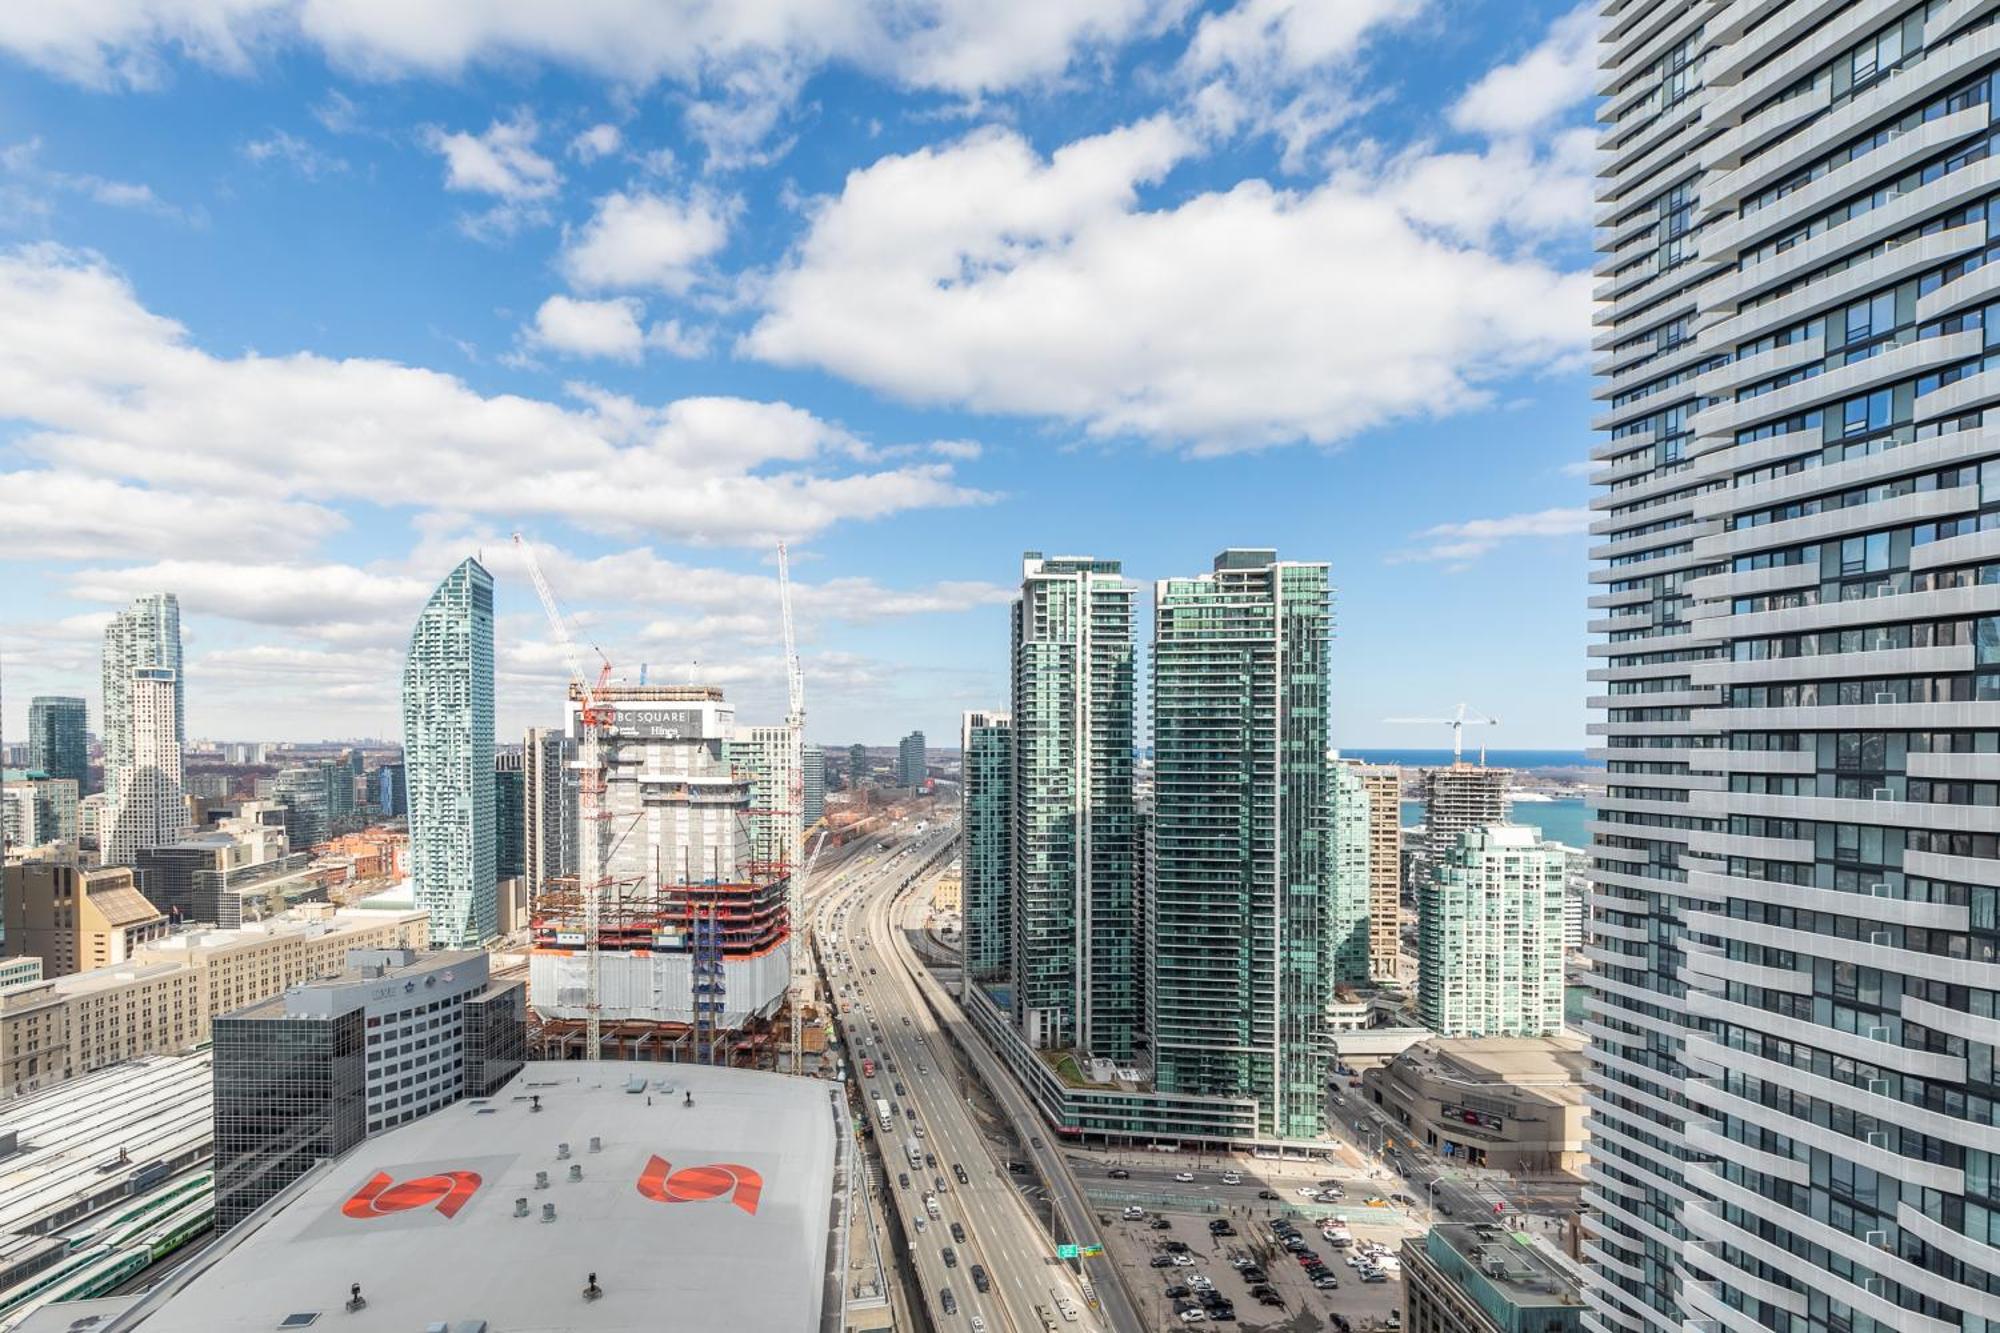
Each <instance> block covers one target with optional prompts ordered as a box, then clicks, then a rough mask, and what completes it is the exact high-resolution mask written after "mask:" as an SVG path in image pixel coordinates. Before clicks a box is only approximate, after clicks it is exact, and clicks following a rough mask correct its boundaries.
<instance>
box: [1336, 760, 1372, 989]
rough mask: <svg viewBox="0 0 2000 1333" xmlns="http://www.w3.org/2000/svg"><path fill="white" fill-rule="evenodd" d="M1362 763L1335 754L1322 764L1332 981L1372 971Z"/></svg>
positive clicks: (1349, 981)
mask: <svg viewBox="0 0 2000 1333" xmlns="http://www.w3.org/2000/svg"><path fill="white" fill-rule="evenodd" d="M1362 769H1363V766H1362V765H1360V764H1356V763H1352V762H1348V761H1344V760H1339V759H1333V760H1330V762H1329V763H1328V764H1327V768H1326V776H1327V795H1326V804H1327V810H1326V820H1327V833H1326V886H1327V889H1326V891H1327V903H1326V924H1327V937H1326V965H1327V968H1328V975H1327V980H1328V981H1329V982H1330V983H1332V984H1333V985H1342V986H1363V985H1366V984H1367V983H1368V982H1369V980H1370V979H1371V977H1372V976H1373V969H1372V968H1371V967H1370V965H1369V964H1370V955H1369V942H1370V937H1369V928H1368V914H1369V910H1370V907H1371V906H1372V901H1371V898H1370V893H1369V890H1370V887H1371V885H1370V879H1369V870H1370V868H1371V865H1372V859H1371V856H1370V853H1371V852H1372V851H1373V849H1374V841H1373V839H1372V838H1371V837H1370V836H1369V821H1370V815H1371V813H1372V811H1371V809H1370V805H1369V800H1368V788H1367V787H1366V786H1365V785H1364V784H1363V782H1362V780H1361V774H1362ZM1329 993H1331V992H1329Z"/></svg>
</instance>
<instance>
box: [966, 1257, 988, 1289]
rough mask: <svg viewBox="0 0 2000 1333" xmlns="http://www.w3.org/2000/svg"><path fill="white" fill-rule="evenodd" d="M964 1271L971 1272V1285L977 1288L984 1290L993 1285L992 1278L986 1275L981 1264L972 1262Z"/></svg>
mask: <svg viewBox="0 0 2000 1333" xmlns="http://www.w3.org/2000/svg"><path fill="white" fill-rule="evenodd" d="M965 1271H966V1272H968V1273H970V1274H972V1285H973V1286H975V1287H977V1288H978V1289H979V1290H981V1291H986V1290H989V1289H990V1288H991V1287H992V1286H993V1280H992V1279H991V1278H989V1277H987V1276H986V1268H985V1266H984V1265H983V1264H974V1265H973V1266H972V1267H970V1268H968V1269H966V1270H965Z"/></svg>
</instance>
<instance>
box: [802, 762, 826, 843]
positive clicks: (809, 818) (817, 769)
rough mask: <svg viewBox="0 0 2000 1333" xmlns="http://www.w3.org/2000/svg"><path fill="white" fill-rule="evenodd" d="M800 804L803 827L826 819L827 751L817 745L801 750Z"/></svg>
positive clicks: (809, 826) (808, 826)
mask: <svg viewBox="0 0 2000 1333" xmlns="http://www.w3.org/2000/svg"><path fill="white" fill-rule="evenodd" d="M799 802H800V807H801V808H800V810H799V824H800V825H801V826H802V827H804V828H811V827H812V826H813V825H814V824H817V823H819V821H820V820H822V819H825V818H826V751H825V750H822V749H820V747H819V746H817V745H805V746H801V747H800V748H799Z"/></svg>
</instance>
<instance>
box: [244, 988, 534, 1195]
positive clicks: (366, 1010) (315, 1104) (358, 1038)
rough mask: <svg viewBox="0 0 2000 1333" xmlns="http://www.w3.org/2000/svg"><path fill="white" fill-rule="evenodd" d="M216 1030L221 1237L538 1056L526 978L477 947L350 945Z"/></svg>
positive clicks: (488, 1090) (484, 1091)
mask: <svg viewBox="0 0 2000 1333" xmlns="http://www.w3.org/2000/svg"><path fill="white" fill-rule="evenodd" d="M475 1011H481V1012H479V1013H478V1014H477V1016H475ZM212 1031H213V1034H214V1049H215V1094H214V1097H215V1225H216V1229H217V1230H218V1231H227V1230H229V1229H230V1228H231V1227H233V1226H235V1225H236V1224H237V1223H238V1222H241V1221H242V1220H243V1219H244V1218H245V1217H247V1216H249V1215H250V1214H251V1213H252V1212H254V1211H255V1210H256V1209H257V1208H258V1207H259V1206H260V1205H261V1204H263V1203H264V1202H265V1201H266V1200H268V1199H270V1198H271V1197H272V1196H273V1195H275V1194H277V1193H278V1192H279V1191H281V1190H283V1189H284V1188H285V1186H287V1185H289V1184H291V1182H292V1181H294V1180H297V1179H298V1178H299V1177H300V1176H302V1175H304V1174H305V1173H306V1171H307V1170H309V1169H310V1168H311V1167H312V1166H313V1164H314V1163H315V1162H317V1161H320V1160H322V1159H326V1158H334V1157H339V1156H341V1155H342V1154H344V1153H346V1152H347V1151H348V1150H350V1149H352V1148H353V1147H355V1146H356V1145H357V1144H359V1143H360V1142H361V1141H362V1139H364V1138H366V1137H367V1136H369V1135H371V1134H378V1133H381V1132H382V1131H384V1130H387V1129H393V1128H395V1127H396V1126H397V1125H403V1124H407V1123H409V1122H410V1121H412V1120H416V1119H418V1118H420V1117H422V1116H425V1115H428V1114H430V1113H431V1112H433V1111H436V1110H438V1109H439V1108H441V1107H444V1106H448V1105H450V1104H451V1103H452V1102H455V1101H457V1100H459V1099H460V1098H461V1097H487V1096H491V1095H492V1093H493V1092H494V1091H496V1090H497V1089H498V1088H499V1086H500V1085H501V1084H503V1083H505V1082H506V1080H507V1079H508V1078H510V1077H512V1076H513V1074H515V1073H516V1072H518V1071H519V1070H520V1068H521V1065H522V1063H523V1061H524V1060H525V1059H526V1056H527V1006H526V1002H525V1000H524V999H523V997H522V987H521V983H520V982H519V981H518V980H515V981H503V982H498V983H491V982H489V981H488V979H487V963H486V955H485V954H483V953H479V952H471V951H466V952H446V953H424V954H420V953H418V952H416V951H415V950H413V949H352V950H349V951H348V954H347V958H346V960H345V966H344V968H343V969H342V970H341V972H340V973H339V974H337V975H335V976H331V977H325V978H317V979H315V980H313V981H311V982H309V983H307V984H306V985H303V986H295V987H293V988H292V989H290V990H288V991H286V992H285V993H284V994H282V995H277V996H273V997H272V998H270V999H268V1000H265V1001H263V1002H261V1003H259V1004H254V1005H249V1006H246V1007H245V1008H242V1009H238V1010H236V1011H235V1012H233V1013H228V1014H220V1015H217V1016H216V1018H215V1022H214V1025H213V1029H212Z"/></svg>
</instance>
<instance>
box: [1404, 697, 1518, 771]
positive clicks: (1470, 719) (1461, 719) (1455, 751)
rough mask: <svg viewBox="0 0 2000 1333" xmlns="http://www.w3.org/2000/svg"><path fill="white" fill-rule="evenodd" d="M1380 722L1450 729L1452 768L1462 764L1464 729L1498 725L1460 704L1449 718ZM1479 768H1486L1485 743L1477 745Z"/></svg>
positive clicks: (1496, 722)
mask: <svg viewBox="0 0 2000 1333" xmlns="http://www.w3.org/2000/svg"><path fill="white" fill-rule="evenodd" d="M1382 720H1383V721H1384V722H1397V723H1403V722H1407V723H1412V724H1415V725H1419V726H1444V727H1450V728H1451V766H1452V767H1453V768H1457V767H1459V766H1460V764H1461V763H1463V755H1464V753H1465V751H1464V744H1465V728H1466V727H1468V726H1474V727H1497V726H1499V725H1500V719H1499V718H1497V717H1488V716H1486V714H1484V713H1478V712H1474V711H1473V710H1472V709H1469V708H1467V707H1466V706H1465V705H1464V704H1460V705H1459V706H1458V711H1457V712H1456V713H1454V714H1453V715H1452V716H1450V717H1385V718H1383V719H1382ZM1479 766H1480V767H1481V768H1484V767H1486V742H1484V741H1481V742H1480V743H1479Z"/></svg>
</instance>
